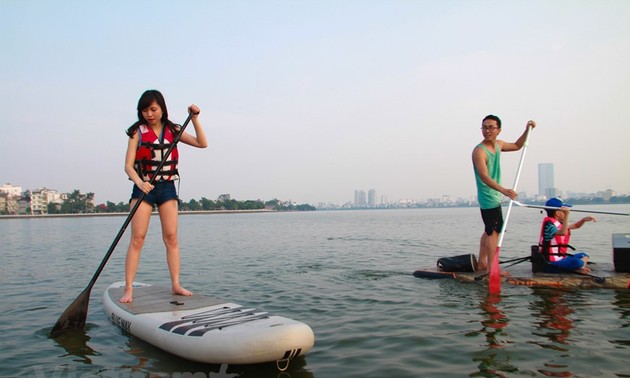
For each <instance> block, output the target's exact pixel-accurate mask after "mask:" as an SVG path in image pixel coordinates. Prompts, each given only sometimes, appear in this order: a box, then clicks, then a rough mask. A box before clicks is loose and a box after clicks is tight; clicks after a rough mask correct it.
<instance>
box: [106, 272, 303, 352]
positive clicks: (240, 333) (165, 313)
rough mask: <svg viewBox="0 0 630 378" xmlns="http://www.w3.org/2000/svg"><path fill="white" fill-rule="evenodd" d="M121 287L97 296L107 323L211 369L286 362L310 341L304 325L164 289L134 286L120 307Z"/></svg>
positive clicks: (225, 303)
mask: <svg viewBox="0 0 630 378" xmlns="http://www.w3.org/2000/svg"><path fill="white" fill-rule="evenodd" d="M124 287H125V283H124V282H116V283H114V284H112V285H111V286H110V287H109V288H107V290H105V293H104V294H103V307H104V308H105V312H106V313H107V315H108V316H109V318H110V319H111V320H112V322H114V323H115V324H116V325H118V326H119V327H120V328H122V329H123V330H125V331H127V332H129V333H130V334H132V335H134V336H137V337H138V338H140V339H142V340H144V341H146V342H147V343H149V344H152V345H155V346H156V347H158V348H161V349H163V350H165V351H167V352H170V353H172V354H175V355H177V356H180V357H182V358H185V359H188V360H193V361H199V362H205V363H212V364H255V363H263V362H274V361H275V362H276V363H280V362H283V363H287V364H288V361H289V360H290V359H292V358H294V357H297V356H300V355H304V354H306V353H307V352H308V351H309V350H310V349H311V348H312V347H313V344H314V342H315V336H314V334H313V330H312V329H311V328H310V327H309V326H308V325H306V324H304V323H302V322H299V321H297V320H293V319H289V318H285V317H282V316H277V315H271V314H269V313H267V312H264V311H260V310H257V309H254V308H251V307H245V306H241V305H239V304H235V303H231V302H227V301H225V300H221V299H217V298H211V297H207V296H205V295H201V294H194V295H192V296H190V297H186V296H180V295H172V294H171V289H170V288H165V287H160V286H152V285H147V284H142V283H135V284H134V289H133V302H132V303H120V302H118V299H120V297H122V295H123V290H124Z"/></svg>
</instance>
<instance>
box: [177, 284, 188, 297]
mask: <svg viewBox="0 0 630 378" xmlns="http://www.w3.org/2000/svg"><path fill="white" fill-rule="evenodd" d="M173 295H183V296H185V297H190V296H191V295H193V293H192V291H188V290H186V289H184V288H183V287H181V286H173Z"/></svg>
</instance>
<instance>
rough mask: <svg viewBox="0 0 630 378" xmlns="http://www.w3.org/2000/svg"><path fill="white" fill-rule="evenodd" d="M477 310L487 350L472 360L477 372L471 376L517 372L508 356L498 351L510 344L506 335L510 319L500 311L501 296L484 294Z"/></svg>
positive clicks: (489, 375)
mask: <svg viewBox="0 0 630 378" xmlns="http://www.w3.org/2000/svg"><path fill="white" fill-rule="evenodd" d="M479 308H480V309H481V316H482V318H481V321H480V322H481V325H482V328H481V330H480V331H479V332H480V333H482V334H484V335H485V339H486V343H487V348H488V349H487V350H486V351H484V353H483V354H482V356H478V357H475V358H473V362H476V363H478V365H477V367H478V369H479V372H477V373H474V374H471V376H475V377H476V376H482V377H503V376H505V375H504V374H503V372H516V371H518V368H517V367H516V366H514V365H513V364H512V363H511V361H510V355H509V354H507V353H500V352H499V349H501V348H503V347H504V346H505V345H506V344H509V343H510V341H509V334H508V333H507V327H508V325H509V321H510V319H509V318H508V316H507V315H506V314H505V313H504V312H503V311H502V310H501V295H499V294H486V295H485V296H484V297H483V299H482V300H481V301H480V302H479Z"/></svg>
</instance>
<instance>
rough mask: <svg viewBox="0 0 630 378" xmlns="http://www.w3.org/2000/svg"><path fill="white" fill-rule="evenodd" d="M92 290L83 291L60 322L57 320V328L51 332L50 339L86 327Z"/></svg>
mask: <svg viewBox="0 0 630 378" xmlns="http://www.w3.org/2000/svg"><path fill="white" fill-rule="evenodd" d="M91 289H92V288H87V289H85V290H83V292H82V293H81V294H79V296H78V297H77V298H76V299H75V300H74V301H73V302H72V303H70V306H68V308H67V309H66V311H64V312H63V314H61V316H60V317H59V320H57V323H55V326H54V327H53V328H52V330H51V331H50V337H52V338H55V337H57V336H59V335H61V334H62V333H63V332H64V331H66V330H68V329H74V328H84V327H85V321H86V319H87V313H88V305H89V304H90V292H91V291H92V290H91Z"/></svg>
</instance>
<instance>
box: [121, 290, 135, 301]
mask: <svg viewBox="0 0 630 378" xmlns="http://www.w3.org/2000/svg"><path fill="white" fill-rule="evenodd" d="M118 302H120V303H131V302H133V289H132V288H129V289H127V288H125V293H124V294H123V296H122V298H120V299H119V300H118Z"/></svg>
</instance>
